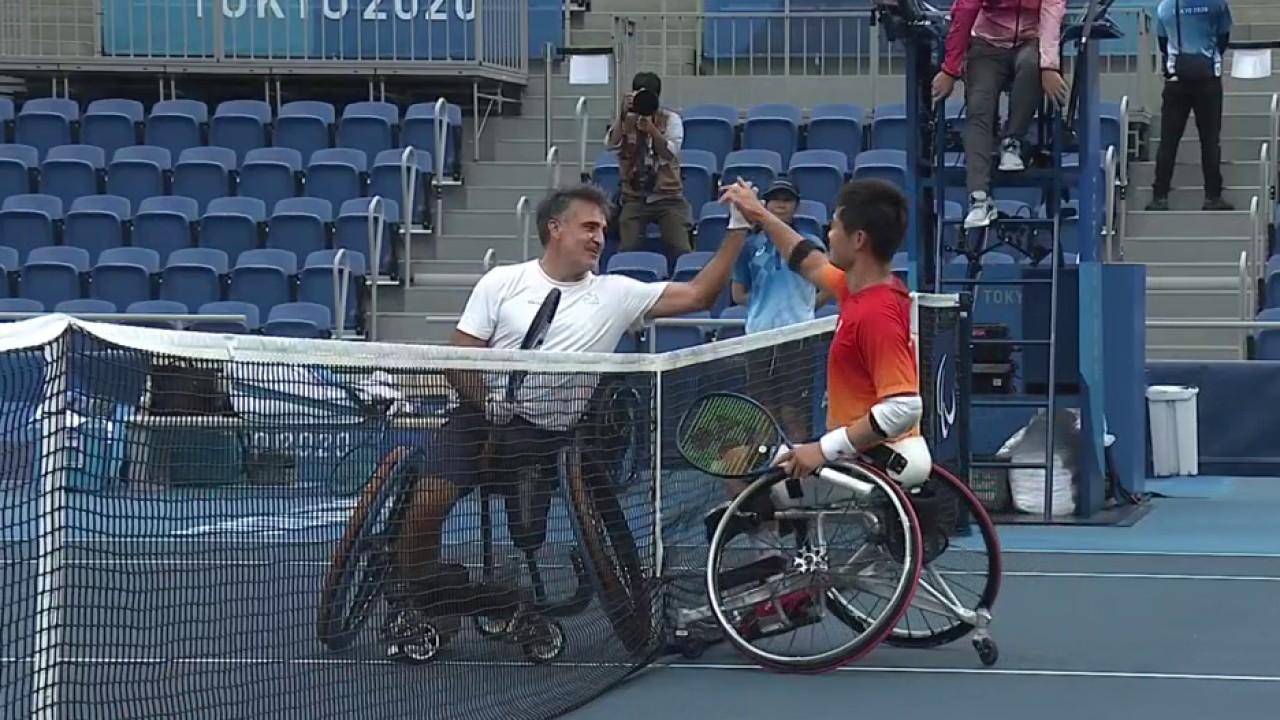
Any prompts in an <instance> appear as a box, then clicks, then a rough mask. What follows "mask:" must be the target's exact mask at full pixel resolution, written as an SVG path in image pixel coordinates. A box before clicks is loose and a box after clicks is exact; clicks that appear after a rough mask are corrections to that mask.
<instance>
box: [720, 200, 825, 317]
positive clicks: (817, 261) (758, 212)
mask: <svg viewBox="0 0 1280 720" xmlns="http://www.w3.org/2000/svg"><path fill="white" fill-rule="evenodd" d="M722 199H723V200H726V201H728V202H732V203H733V204H734V205H735V206H736V207H737V208H738V211H739V212H741V213H742V214H743V215H744V216H745V217H746V219H747V221H748V222H750V223H753V224H755V225H757V226H759V227H760V229H762V230H764V233H765V235H767V236H768V237H769V241H770V242H772V243H773V245H774V247H776V248H778V253H779V254H780V255H781V256H782V260H783V262H785V263H787V265H788V267H790V268H791V269H792V270H793V271H795V272H798V273H800V275H802V276H803V277H804V278H805V279H806V280H808V281H809V282H811V283H813V284H814V285H816V286H817V287H818V289H819V290H824V291H827V292H830V293H831V294H833V295H834V294H835V293H836V292H837V290H836V288H835V287H833V283H835V284H839V283H840V282H842V281H843V278H844V273H842V272H840V271H839V270H837V269H836V268H835V266H833V265H832V264H831V263H830V262H827V256H826V253H824V252H822V248H820V247H818V245H817V244H816V243H814V242H813V241H812V240H809V239H808V238H806V237H804V236H803V235H801V234H800V233H798V232H796V230H795V228H793V227H791V226H790V225H788V224H786V223H785V222H783V221H782V220H780V219H779V218H778V216H777V215H774V214H773V213H771V212H769V209H768V208H766V207H765V206H764V203H762V202H760V198H759V197H757V196H756V194H755V192H754V191H753V190H751V189H750V188H749V187H747V186H746V185H745V184H743V183H739V184H736V185H730V186H729V187H727V188H725V190H724V195H723V198H722Z"/></svg>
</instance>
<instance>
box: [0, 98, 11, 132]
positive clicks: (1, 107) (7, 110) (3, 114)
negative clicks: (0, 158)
mask: <svg viewBox="0 0 1280 720" xmlns="http://www.w3.org/2000/svg"><path fill="white" fill-rule="evenodd" d="M14 112H15V110H14V107H13V98H11V97H0V143H7V142H9V139H10V137H12V133H11V132H10V130H12V125H13V114H14Z"/></svg>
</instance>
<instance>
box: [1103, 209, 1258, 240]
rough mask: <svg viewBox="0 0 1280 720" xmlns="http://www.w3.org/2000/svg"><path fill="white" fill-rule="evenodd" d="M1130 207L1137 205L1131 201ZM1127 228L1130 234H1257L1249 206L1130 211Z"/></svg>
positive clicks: (1236, 236)
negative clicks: (1221, 209) (1209, 210)
mask: <svg viewBox="0 0 1280 720" xmlns="http://www.w3.org/2000/svg"><path fill="white" fill-rule="evenodd" d="M1130 207H1134V206H1133V205H1132V204H1130ZM1125 230H1126V232H1127V233H1128V236H1129V237H1152V238H1174V237H1220V238H1249V237H1252V236H1253V218H1252V217H1250V215H1249V211H1248V210H1247V209H1245V210H1235V211H1232V212H1214V213H1207V212H1204V211H1203V210H1199V209H1197V210H1190V211H1187V210H1169V211H1166V212H1145V211H1141V210H1130V211H1129V214H1128V215H1127V217H1126V218H1125Z"/></svg>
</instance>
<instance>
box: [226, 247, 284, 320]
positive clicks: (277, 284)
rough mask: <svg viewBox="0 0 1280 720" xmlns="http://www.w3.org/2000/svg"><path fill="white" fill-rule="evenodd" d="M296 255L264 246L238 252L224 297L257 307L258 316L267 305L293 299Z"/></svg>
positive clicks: (264, 310)
mask: <svg viewBox="0 0 1280 720" xmlns="http://www.w3.org/2000/svg"><path fill="white" fill-rule="evenodd" d="M297 274H298V256H296V255H294V254H293V253H291V252H289V251H288V250H278V249H275V248H265V249H259V250H250V251H249V252H246V253H241V254H240V257H239V258H237V259H236V264H235V267H233V268H231V287H230V288H229V289H228V291H227V299H228V300H239V301H241V302H246V303H250V304H252V305H255V306H256V307H257V308H258V311H259V312H258V314H259V315H260V316H262V315H266V314H267V313H268V311H270V309H271V306H273V305H280V304H282V303H287V302H293V295H294V281H295V278H296V276H297Z"/></svg>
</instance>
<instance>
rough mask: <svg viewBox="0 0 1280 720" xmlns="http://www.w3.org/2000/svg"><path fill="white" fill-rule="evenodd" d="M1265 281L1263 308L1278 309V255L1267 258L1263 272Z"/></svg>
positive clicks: (1279, 292)
mask: <svg viewBox="0 0 1280 720" xmlns="http://www.w3.org/2000/svg"><path fill="white" fill-rule="evenodd" d="M1263 277H1264V278H1265V279H1266V292H1265V295H1264V297H1263V301H1262V306H1263V307H1264V308H1280V255H1272V256H1271V257H1269V258H1267V268H1266V270H1265V271H1263Z"/></svg>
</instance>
